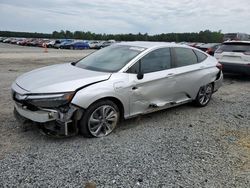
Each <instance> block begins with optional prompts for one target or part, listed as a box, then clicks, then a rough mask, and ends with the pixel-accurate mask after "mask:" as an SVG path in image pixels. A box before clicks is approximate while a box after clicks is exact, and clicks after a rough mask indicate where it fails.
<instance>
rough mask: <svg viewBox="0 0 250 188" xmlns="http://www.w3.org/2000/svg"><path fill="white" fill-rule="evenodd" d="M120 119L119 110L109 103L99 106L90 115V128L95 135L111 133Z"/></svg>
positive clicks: (100, 135)
mask: <svg viewBox="0 0 250 188" xmlns="http://www.w3.org/2000/svg"><path fill="white" fill-rule="evenodd" d="M117 121H118V112H117V111H116V110H115V109H114V108H113V107H112V106H109V105H103V106H100V107H98V108H97V109H96V110H95V111H94V112H93V113H92V114H91V116H90V118H89V122H88V128H89V131H90V133H91V134H92V135H93V136H95V137H102V136H106V135H108V134H109V133H111V132H112V131H113V130H114V128H115V126H116V124H117Z"/></svg>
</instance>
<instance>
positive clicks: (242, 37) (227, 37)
mask: <svg viewBox="0 0 250 188" xmlns="http://www.w3.org/2000/svg"><path fill="white" fill-rule="evenodd" d="M231 40H238V41H250V35H249V34H247V33H226V34H224V36H223V41H231Z"/></svg>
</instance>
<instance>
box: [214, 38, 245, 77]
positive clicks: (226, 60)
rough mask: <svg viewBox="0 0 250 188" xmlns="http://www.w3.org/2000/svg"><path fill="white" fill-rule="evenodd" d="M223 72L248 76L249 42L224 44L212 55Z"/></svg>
mask: <svg viewBox="0 0 250 188" xmlns="http://www.w3.org/2000/svg"><path fill="white" fill-rule="evenodd" d="M214 57H215V58H216V59H217V60H218V61H219V62H220V63H221V64H222V66H223V71H224V72H229V73H237V74H245V75H249V76H250V41H229V42H224V43H223V44H222V45H221V46H220V47H219V48H218V49H217V50H216V51H215V53H214Z"/></svg>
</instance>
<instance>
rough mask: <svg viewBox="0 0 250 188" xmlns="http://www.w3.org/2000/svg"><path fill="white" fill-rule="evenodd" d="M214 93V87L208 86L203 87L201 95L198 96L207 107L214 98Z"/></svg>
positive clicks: (200, 101)
mask: <svg viewBox="0 0 250 188" xmlns="http://www.w3.org/2000/svg"><path fill="white" fill-rule="evenodd" d="M212 93H213V85H212V84H208V85H206V86H203V87H201V89H200V91H199V94H198V100H199V103H200V104H201V105H206V104H207V103H208V102H209V101H210V98H211V96H212Z"/></svg>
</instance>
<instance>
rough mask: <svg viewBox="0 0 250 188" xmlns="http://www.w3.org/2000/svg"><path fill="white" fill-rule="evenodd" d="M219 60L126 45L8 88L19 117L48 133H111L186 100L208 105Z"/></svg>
mask: <svg viewBox="0 0 250 188" xmlns="http://www.w3.org/2000/svg"><path fill="white" fill-rule="evenodd" d="M222 79H223V74H222V71H221V65H220V64H219V63H218V61H217V60H216V59H215V58H214V57H212V56H209V55H207V54H206V53H204V52H202V51H200V50H198V49H196V48H192V47H188V46H186V45H178V44H173V43H163V42H124V43H117V44H114V45H112V46H109V47H106V48H104V49H101V50H98V51H96V52H94V53H92V54H90V55H88V56H86V57H85V58H83V59H81V60H79V61H77V62H74V63H67V64H58V65H53V66H48V67H45V68H42V69H38V70H35V71H31V72H29V73H26V74H24V75H22V76H20V77H18V78H17V79H16V81H15V82H14V83H13V84H12V97H13V99H14V102H15V103H14V105H15V110H14V113H15V115H16V117H17V118H23V119H29V120H32V121H34V122H38V123H39V125H40V128H41V129H42V130H43V131H44V132H45V133H46V134H49V135H55V136H69V135H74V134H77V133H78V130H79V131H80V132H81V133H82V134H83V135H84V136H86V137H103V136H106V135H108V134H110V133H111V132H112V131H113V130H114V129H115V127H116V126H117V124H118V122H119V120H120V119H122V118H125V119H127V118H130V117H134V116H136V115H139V114H146V113H150V112H155V111H157V110H162V109H166V108H170V107H174V106H178V105H181V104H184V103H188V102H195V104H196V105H198V106H201V107H203V106H206V105H207V104H208V103H209V101H210V99H211V96H212V94H213V93H214V92H215V91H217V90H218V89H219V87H220V86H221V84H222Z"/></svg>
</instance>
